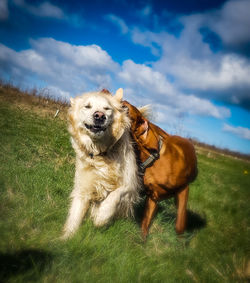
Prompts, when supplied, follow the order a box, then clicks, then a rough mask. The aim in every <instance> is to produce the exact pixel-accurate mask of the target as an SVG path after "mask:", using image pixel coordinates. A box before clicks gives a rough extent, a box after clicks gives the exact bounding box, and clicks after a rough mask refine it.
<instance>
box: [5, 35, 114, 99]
mask: <svg viewBox="0 0 250 283" xmlns="http://www.w3.org/2000/svg"><path fill="white" fill-rule="evenodd" d="M31 47H32V48H31V49H27V50H22V51H19V52H16V51H14V50H12V49H10V48H7V47H6V46H4V45H1V44H0V64H1V66H2V67H1V69H0V72H2V73H4V74H5V76H6V74H7V75H8V76H9V78H12V79H14V80H15V81H18V82H22V81H25V80H32V79H34V78H36V79H37V80H40V81H42V82H44V83H45V84H46V85H50V86H51V87H56V88H58V89H60V90H62V91H65V92H70V93H71V94H72V95H74V94H77V93H79V92H82V91H87V90H90V89H95V90H96V89H97V88H101V87H109V86H110V85H111V74H112V73H113V72H115V70H117V68H118V65H117V64H116V63H115V62H114V61H113V60H112V58H111V57H110V56H109V55H108V53H107V52H106V51H104V50H102V49H101V48H100V47H99V46H97V45H89V46H76V45H71V44H69V43H65V42H61V41H56V40H54V39H52V38H41V39H39V40H31Z"/></svg>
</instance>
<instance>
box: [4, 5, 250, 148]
mask: <svg viewBox="0 0 250 283" xmlns="http://www.w3.org/2000/svg"><path fill="white" fill-rule="evenodd" d="M249 11H250V0H229V1H223V0H217V1H214V0H189V1H180V0H175V1H172V0H171V1H170V0H169V1H168V0H165V1H160V0H155V1H154V0H141V1H129V0H110V1H104V0H103V1H102V0H91V1H80V0H79V1H78V0H71V1H70V0H69V1H62V0H61V1H60V0H55V1H54V0H49V1H39V0H37V1H36V0H33V1H29V0H0V78H1V79H4V80H7V81H11V82H12V83H14V84H15V85H18V86H20V87H22V88H33V87H37V88H38V89H43V88H45V89H46V91H49V93H50V94H51V95H54V96H57V97H60V98H63V99H69V97H70V96H76V95H77V94H80V93H82V92H86V91H93V90H94V91H95V90H100V89H102V88H108V89H109V90H110V91H112V92H115V90H116V89H117V88H119V87H123V88H124V95H125V99H126V100H128V101H130V102H131V103H132V104H135V105H137V106H141V105H144V104H151V105H152V107H153V113H154V121H155V122H156V123H157V124H158V125H160V126H161V127H162V128H163V129H165V130H166V131H168V132H169V133H173V134H174V133H177V134H180V135H183V136H186V137H195V138H197V139H199V140H200V141H203V142H206V143H209V144H213V145H216V146H219V147H222V148H229V149H231V150H236V151H240V152H243V153H248V154H249V153H250V113H249V110H250V32H249V31H250V16H249Z"/></svg>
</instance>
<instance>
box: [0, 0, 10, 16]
mask: <svg viewBox="0 0 250 283" xmlns="http://www.w3.org/2000/svg"><path fill="white" fill-rule="evenodd" d="M8 17H9V9H8V1H7V0H0V21H5V20H7V19H8Z"/></svg>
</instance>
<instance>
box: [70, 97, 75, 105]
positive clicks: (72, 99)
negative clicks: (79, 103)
mask: <svg viewBox="0 0 250 283" xmlns="http://www.w3.org/2000/svg"><path fill="white" fill-rule="evenodd" d="M70 104H71V106H73V105H75V99H74V98H73V97H70Z"/></svg>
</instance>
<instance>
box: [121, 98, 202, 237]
mask: <svg viewBox="0 0 250 283" xmlns="http://www.w3.org/2000/svg"><path fill="white" fill-rule="evenodd" d="M123 105H124V106H125V107H127V108H128V113H129V117H130V119H131V133H132V136H133V138H134V140H135V142H136V145H137V149H138V158H139V160H140V162H144V161H145V160H146V159H147V158H148V157H149V155H150V154H151V153H152V152H157V151H158V142H159V139H160V137H161V139H162V141H163V144H162V147H161V150H160V157H159V159H157V160H156V161H155V162H154V163H153V165H152V166H150V167H148V168H146V170H145V173H144V176H143V181H144V186H145V190H146V194H147V200H146V207H145V211H144V216H143V220H142V234H143V237H144V238H146V236H147V234H148V230H149V226H150V223H151V221H152V218H153V216H154V215H155V212H156V209H157V203H158V202H159V201H161V200H164V199H167V198H169V197H172V196H174V197H175V199H176V205H177V219H176V225H175V228H176V232H177V233H178V234H181V233H183V232H184V230H185V228H186V219H187V201H188V191H189V183H190V182H192V181H193V180H194V179H195V177H196V175H197V161H196V154H195V149H194V146H193V144H192V143H191V142H190V141H189V140H188V139H185V138H182V137H179V136H172V135H169V134H168V133H166V132H164V131H163V130H162V129H160V128H159V127H157V126H156V125H154V124H152V123H150V122H149V121H148V120H147V119H146V118H144V117H143V116H142V113H141V112H140V111H139V110H138V109H137V108H136V107H134V106H133V105H131V104H129V103H128V102H127V101H124V102H123Z"/></svg>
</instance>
